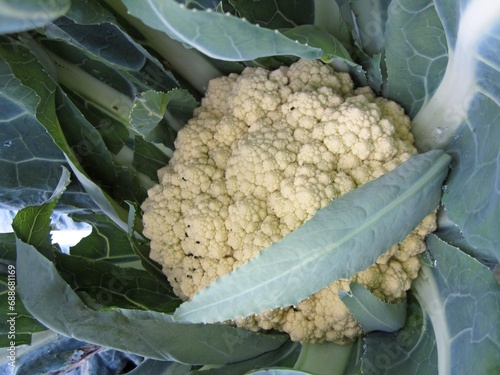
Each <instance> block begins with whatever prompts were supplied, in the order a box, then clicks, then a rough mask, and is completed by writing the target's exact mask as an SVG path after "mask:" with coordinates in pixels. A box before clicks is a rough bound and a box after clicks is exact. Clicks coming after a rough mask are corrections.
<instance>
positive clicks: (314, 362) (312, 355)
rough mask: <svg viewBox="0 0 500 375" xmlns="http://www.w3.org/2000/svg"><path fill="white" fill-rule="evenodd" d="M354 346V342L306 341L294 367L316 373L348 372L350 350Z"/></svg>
mask: <svg viewBox="0 0 500 375" xmlns="http://www.w3.org/2000/svg"><path fill="white" fill-rule="evenodd" d="M355 346H356V344H355V343H349V344H344V345H340V344H336V343H333V342H325V343H322V344H312V343H306V344H304V345H303V346H302V350H301V351H300V356H299V358H298V359H297V362H296V363H295V365H294V369H297V370H301V371H306V372H307V373H312V374H316V375H344V374H348V373H350V372H348V369H350V366H351V358H352V351H353V349H354V347H355Z"/></svg>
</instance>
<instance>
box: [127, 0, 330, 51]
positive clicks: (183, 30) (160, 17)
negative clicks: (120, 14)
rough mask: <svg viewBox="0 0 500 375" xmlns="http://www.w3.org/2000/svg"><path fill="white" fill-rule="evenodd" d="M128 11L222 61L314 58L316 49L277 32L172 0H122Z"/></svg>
mask: <svg viewBox="0 0 500 375" xmlns="http://www.w3.org/2000/svg"><path fill="white" fill-rule="evenodd" d="M124 3H125V5H126V6H127V8H128V11H129V12H130V13H131V14H132V15H133V16H136V17H138V18H140V19H141V20H142V21H143V22H145V23H146V24H147V25H148V26H150V27H152V28H154V29H157V30H161V31H163V32H165V33H166V34H168V35H169V36H170V37H171V38H173V39H175V40H178V41H180V42H182V43H184V44H186V45H189V46H191V47H194V48H196V49H197V50H199V51H201V52H203V53H204V54H206V55H208V56H210V57H213V58H216V59H223V60H230V61H239V60H253V59H256V58H258V57H265V56H276V55H278V56H279V55H293V56H299V57H303V58H309V59H315V58H319V57H321V55H322V51H321V50H320V49H318V48H312V47H309V46H307V45H302V44H300V43H296V42H294V41H293V40H291V39H289V38H287V37H285V36H284V35H282V34H281V33H279V32H278V31H274V30H270V29H266V28H261V27H258V26H256V25H253V24H251V23H249V22H248V21H245V20H243V19H240V18H237V17H234V16H232V15H229V14H221V13H218V12H213V11H199V10H195V9H193V10H189V9H187V8H185V7H184V6H182V5H179V4H177V3H176V2H175V1H173V0H167V1H164V0H147V1H143V2H140V3H139V2H137V1H130V0H124Z"/></svg>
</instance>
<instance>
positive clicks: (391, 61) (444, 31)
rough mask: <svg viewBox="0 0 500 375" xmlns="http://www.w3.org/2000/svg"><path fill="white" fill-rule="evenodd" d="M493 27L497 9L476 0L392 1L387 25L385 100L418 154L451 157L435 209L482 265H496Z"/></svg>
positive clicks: (499, 172)
mask: <svg viewBox="0 0 500 375" xmlns="http://www.w3.org/2000/svg"><path fill="white" fill-rule="evenodd" d="M499 28H500V3H499V2H489V1H484V0H461V1H454V0H439V1H434V2H433V3H430V2H429V1H427V0H420V1H416V2H415V1H407V0H398V1H394V2H393V4H392V5H391V8H390V9H389V17H388V23H387V69H388V91H387V95H388V96H389V97H390V98H393V99H394V100H396V101H398V102H399V103H401V104H402V105H404V106H405V107H406V109H407V110H408V112H409V113H410V115H411V116H412V117H414V119H413V123H412V133H413V134H414V136H415V142H416V145H417V147H418V148H419V149H420V150H421V151H426V150H429V149H436V148H441V149H444V150H446V152H447V153H449V154H450V155H451V156H452V157H453V164H454V166H455V167H454V168H453V171H452V173H450V178H449V180H448V181H447V189H446V190H445V194H444V197H443V203H444V206H445V208H446V210H447V214H448V217H449V218H450V219H451V221H453V222H454V223H455V224H456V225H458V227H459V228H458V230H459V231H460V232H461V234H462V235H463V238H464V239H465V241H467V242H468V246H467V247H473V248H474V251H473V253H474V254H475V255H477V256H479V257H480V258H481V259H484V260H486V261H498V260H499V259H500V251H499V249H500V237H499V236H498V234H497V230H496V228H497V227H498V222H499V221H500V193H499V192H500V190H499V188H498V186H499V183H498V181H499V176H500V169H499V163H498V142H497V140H498V138H499V137H500V125H499V116H500V107H499V105H500V104H499V103H500V87H499V85H498V82H499V79H498V77H499V72H500V55H499V54H498V50H499V48H500V39H499V37H498V35H499V34H498V30H499ZM478 181H481V183H480V184H478Z"/></svg>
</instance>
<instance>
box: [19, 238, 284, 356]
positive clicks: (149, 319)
mask: <svg viewBox="0 0 500 375" xmlns="http://www.w3.org/2000/svg"><path fill="white" fill-rule="evenodd" d="M17 252H18V258H17V260H18V262H17V276H18V293H19V295H20V296H21V299H22V301H23V303H24V305H25V306H26V308H27V309H28V310H29V311H30V312H31V313H32V314H33V316H35V317H36V318H37V319H38V320H39V321H40V322H42V323H43V324H44V325H46V326H47V327H48V328H50V329H52V330H53V331H55V332H57V333H60V334H63V335H65V336H70V337H74V338H77V339H79V340H83V341H86V342H90V343H94V344H98V345H102V346H106V347H110V348H115V349H118V350H122V351H126V352H130V353H136V354H139V355H142V356H146V357H149V358H155V359H160V360H171V359H173V360H176V361H180V362H183V363H192V364H205V363H212V364H226V363H230V362H236V361H242V360H245V359H250V358H252V357H255V356H257V355H260V354H263V353H265V352H268V351H270V350H274V349H277V348H278V347H280V346H281V345H282V344H283V343H284V342H285V341H286V340H287V336H286V335H263V334H259V333H255V332H250V331H244V330H241V329H237V328H234V327H230V326H227V325H218V324H210V325H205V324H179V323H176V322H174V321H173V319H172V317H171V316H170V315H167V314H162V313H157V312H154V311H138V310H125V309H115V310H112V311H95V310H92V309H90V308H89V307H87V306H86V305H85V304H84V303H83V302H82V301H81V299H80V298H79V297H78V295H77V294H76V293H75V292H74V291H73V290H72V289H71V287H70V286H69V285H68V284H66V282H65V281H64V280H63V279H62V278H61V276H60V275H59V274H58V272H57V270H56V268H55V267H54V265H53V264H52V262H50V261H49V260H48V259H47V258H45V257H43V256H42V255H41V254H40V253H39V252H38V251H37V249H36V248H34V247H33V246H31V245H28V244H26V243H24V242H22V241H20V240H18V241H17Z"/></svg>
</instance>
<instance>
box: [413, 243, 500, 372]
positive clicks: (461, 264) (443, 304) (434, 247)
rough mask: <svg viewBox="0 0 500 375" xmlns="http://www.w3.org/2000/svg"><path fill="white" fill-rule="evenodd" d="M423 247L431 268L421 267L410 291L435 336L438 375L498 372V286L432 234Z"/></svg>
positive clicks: (484, 271) (489, 275) (480, 268)
mask: <svg viewBox="0 0 500 375" xmlns="http://www.w3.org/2000/svg"><path fill="white" fill-rule="evenodd" d="M427 246H428V248H429V251H430V255H431V257H432V260H433V264H432V265H429V264H426V263H424V264H423V265H422V271H421V277H419V278H417V279H416V280H415V283H414V290H415V294H416V297H417V299H418V301H419V303H420V305H421V306H422V307H423V309H424V310H425V312H426V314H428V315H429V317H430V320H431V322H432V327H433V329H434V332H435V339H436V345H437V352H438V369H439V374H440V375H446V374H456V375H459V374H471V373H474V374H478V375H483V374H484V375H490V374H496V373H499V371H500V363H499V362H498V353H499V352H500V325H499V324H498V322H499V320H500V285H499V284H498V282H497V281H496V280H495V278H494V277H493V275H492V273H491V271H490V270H489V269H488V268H486V267H485V266H483V265H482V264H480V263H479V262H478V261H476V260H475V259H473V258H471V257H470V256H468V255H466V254H465V253H463V252H462V251H460V249H457V248H455V247H453V246H450V245H448V244H446V243H445V242H443V241H441V240H440V239H439V238H438V237H437V236H435V235H431V236H429V237H428V239H427ZM471 358H474V360H473V361H471V360H470V359H471Z"/></svg>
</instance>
